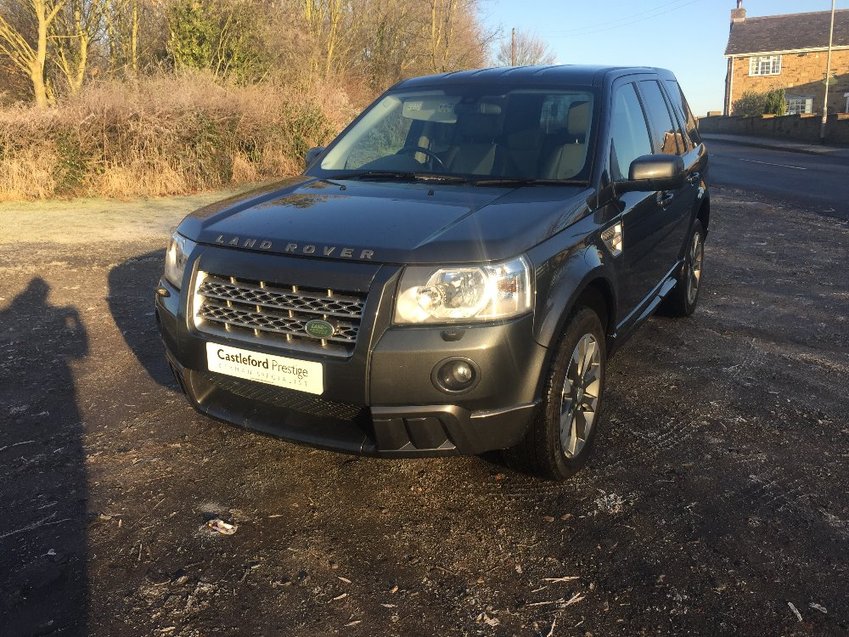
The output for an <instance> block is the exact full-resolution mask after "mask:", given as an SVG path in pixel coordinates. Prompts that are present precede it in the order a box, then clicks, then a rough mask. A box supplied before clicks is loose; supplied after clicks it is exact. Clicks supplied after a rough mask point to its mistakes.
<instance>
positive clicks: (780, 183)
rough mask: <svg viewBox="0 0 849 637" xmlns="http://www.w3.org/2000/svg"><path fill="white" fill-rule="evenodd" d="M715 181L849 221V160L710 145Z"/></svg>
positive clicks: (735, 144)
mask: <svg viewBox="0 0 849 637" xmlns="http://www.w3.org/2000/svg"><path fill="white" fill-rule="evenodd" d="M708 149H709V150H710V154H711V182H712V183H713V184H718V185H722V186H730V187H732V188H740V189H744V190H752V191H754V192H757V193H760V194H763V195H768V196H771V197H775V198H778V199H781V200H785V201H790V202H793V203H797V204H801V205H802V206H804V207H805V208H808V209H811V210H817V211H819V212H824V213H826V214H828V215H830V216H836V217H839V218H841V219H849V158H847V157H829V156H823V155H810V154H804V153H797V152H787V151H782V150H774V149H770V148H757V147H754V146H746V145H743V144H737V143H729V142H723V141H709V142H708Z"/></svg>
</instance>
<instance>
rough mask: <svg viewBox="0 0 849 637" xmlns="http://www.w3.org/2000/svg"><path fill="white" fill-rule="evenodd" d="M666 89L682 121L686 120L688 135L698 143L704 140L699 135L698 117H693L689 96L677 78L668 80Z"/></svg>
mask: <svg viewBox="0 0 849 637" xmlns="http://www.w3.org/2000/svg"><path fill="white" fill-rule="evenodd" d="M666 90H667V92H668V93H669V97H670V98H672V103H673V105H674V106H675V110H677V111H678V115H679V117H681V121H682V122H684V126H686V128H687V135H689V136H690V139H691V140H693V141H694V142H695V143H696V144H698V143H699V142H701V141H702V138H701V136H700V135H699V128H698V123H697V122H696V118H695V117H693V112H692V111H691V110H690V105H689V104H687V98H686V97H684V91H682V90H681V86H680V85H679V84H678V82H676V81H675V80H666Z"/></svg>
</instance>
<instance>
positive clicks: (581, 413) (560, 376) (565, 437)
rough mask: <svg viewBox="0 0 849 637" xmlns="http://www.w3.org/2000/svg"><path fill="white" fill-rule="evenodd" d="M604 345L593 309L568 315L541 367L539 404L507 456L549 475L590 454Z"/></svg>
mask: <svg viewBox="0 0 849 637" xmlns="http://www.w3.org/2000/svg"><path fill="white" fill-rule="evenodd" d="M606 370H607V349H606V345H605V336H604V329H603V328H602V325H601V321H600V320H599V317H598V315H597V314H596V313H595V312H594V311H593V310H591V309H589V308H586V307H582V308H579V309H577V310H576V311H575V312H573V313H572V315H571V316H570V318H569V320H568V322H567V326H566V330H565V332H564V333H563V335H562V337H561V338H560V341H559V343H558V344H557V347H556V351H555V353H554V356H553V358H552V360H551V363H550V365H549V369H548V371H547V373H546V379H545V386H544V394H543V401H542V404H541V405H540V406H539V408H538V409H537V413H536V416H535V418H534V421H533V422H532V423H531V425H530V427H529V428H528V431H527V433H526V434H525V438H524V439H523V440H522V441H521V442H520V443H519V444H518V445H517V446H516V447H513V448H512V449H509V450H507V452H506V455H507V459H508V462H509V463H510V464H511V465H513V466H516V467H518V468H521V469H525V470H529V471H531V472H533V473H536V474H537V475H539V476H542V477H544V478H548V479H551V480H565V479H566V478H568V477H570V476H572V475H573V474H575V472H577V471H578V470H579V469H581V467H583V466H584V465H585V464H586V462H587V458H588V457H589V455H590V452H591V449H592V445H593V441H594V440H595V436H596V431H597V430H598V423H599V415H600V413H601V407H602V402H603V400H602V399H603V394H604V381H605V372H606Z"/></svg>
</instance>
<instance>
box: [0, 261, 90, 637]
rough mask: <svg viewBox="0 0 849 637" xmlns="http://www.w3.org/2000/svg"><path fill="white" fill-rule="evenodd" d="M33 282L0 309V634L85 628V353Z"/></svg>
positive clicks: (78, 326) (65, 317)
mask: <svg viewBox="0 0 849 637" xmlns="http://www.w3.org/2000/svg"><path fill="white" fill-rule="evenodd" d="M49 295H50V286H49V285H48V284H47V282H46V281H45V280H44V279H42V278H40V277H35V278H33V279H32V280H31V281H30V282H29V284H28V285H27V287H26V288H25V289H24V291H22V292H20V293H19V294H18V295H17V296H16V297H15V298H14V299H13V300H12V301H11V303H10V304H9V305H8V306H7V307H6V308H4V309H2V310H0V327H2V331H0V405H2V407H0V409H2V412H0V422H2V426H0V476H2V486H0V512H2V516H0V553H1V554H3V555H4V564H3V570H2V572H0V591H2V594H0V633H2V634H4V635H31V634H46V633H50V634H52V633H54V632H61V633H62V634H85V633H86V632H87V617H86V609H87V606H88V597H89V588H88V581H87V560H88V551H87V540H86V530H87V529H86V526H87V525H86V504H87V500H88V487H87V481H86V468H85V450H84V445H83V435H84V425H83V423H82V422H81V417H80V412H79V408H78V401H77V391H76V387H75V382H74V373H73V369H72V363H73V362H74V361H78V360H80V359H82V358H84V357H86V356H87V355H88V336H87V334H86V329H85V327H84V326H83V323H82V321H81V320H80V316H79V313H78V311H77V309H76V308H75V307H58V306H54V305H51V304H50V302H49V300H48V297H49Z"/></svg>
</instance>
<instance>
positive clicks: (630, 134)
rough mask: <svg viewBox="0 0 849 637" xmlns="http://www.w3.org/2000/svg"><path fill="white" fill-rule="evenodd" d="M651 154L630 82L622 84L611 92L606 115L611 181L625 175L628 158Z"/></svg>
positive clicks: (624, 178)
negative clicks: (610, 110)
mask: <svg viewBox="0 0 849 637" xmlns="http://www.w3.org/2000/svg"><path fill="white" fill-rule="evenodd" d="M650 154H651V140H650V138H649V132H648V130H647V129H646V119H645V116H644V115H643V109H642V107H641V106H640V100H639V98H638V97H637V91H636V90H635V88H634V85H633V84H625V85H623V86H621V87H619V88H618V89H616V92H615V93H614V95H613V113H612V114H611V119H610V171H611V178H612V179H613V180H614V181H623V180H626V179H628V169H629V168H630V167H631V162H632V161H634V160H635V159H636V158H637V157H641V156H642V155H650Z"/></svg>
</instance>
